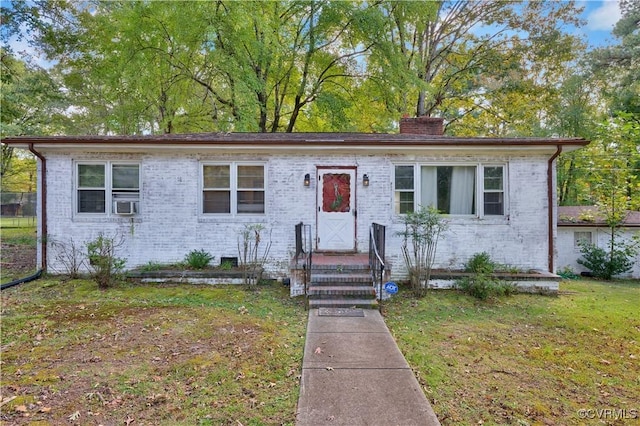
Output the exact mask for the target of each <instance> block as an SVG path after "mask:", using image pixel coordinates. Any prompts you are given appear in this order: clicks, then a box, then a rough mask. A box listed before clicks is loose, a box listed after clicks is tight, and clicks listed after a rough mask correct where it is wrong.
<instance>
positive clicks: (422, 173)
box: [394, 164, 505, 216]
mask: <svg viewBox="0 0 640 426" xmlns="http://www.w3.org/2000/svg"><path fill="white" fill-rule="evenodd" d="M504 169H505V167H504V166H502V165H501V166H493V165H491V166H484V165H431V164H429V165H396V166H395V194H394V196H395V198H394V205H395V212H396V213H399V214H406V213H408V212H411V211H414V210H415V209H416V207H417V206H420V205H422V206H433V207H435V208H437V209H438V210H439V211H440V212H442V213H444V214H450V215H469V216H470V215H473V216H503V215H504V214H505V202H504V188H505V174H504ZM478 199H480V200H482V202H481V203H480V205H478V202H477V200H478Z"/></svg>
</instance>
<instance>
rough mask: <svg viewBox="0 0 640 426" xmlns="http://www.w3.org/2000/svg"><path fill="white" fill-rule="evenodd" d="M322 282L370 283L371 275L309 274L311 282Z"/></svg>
mask: <svg viewBox="0 0 640 426" xmlns="http://www.w3.org/2000/svg"><path fill="white" fill-rule="evenodd" d="M324 283H329V284H332V283H336V284H338V283H340V284H347V283H355V284H366V283H369V284H370V283H371V275H369V274H314V273H312V274H311V284H312V285H313V284H324Z"/></svg>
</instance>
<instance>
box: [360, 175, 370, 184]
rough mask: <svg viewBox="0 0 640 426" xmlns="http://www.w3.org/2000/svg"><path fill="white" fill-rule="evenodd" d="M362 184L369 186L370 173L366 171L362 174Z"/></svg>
mask: <svg viewBox="0 0 640 426" xmlns="http://www.w3.org/2000/svg"><path fill="white" fill-rule="evenodd" d="M362 185H363V186H369V175H368V174H366V173H365V174H364V175H363V176H362Z"/></svg>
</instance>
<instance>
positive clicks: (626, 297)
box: [386, 280, 640, 425]
mask: <svg viewBox="0 0 640 426" xmlns="http://www.w3.org/2000/svg"><path fill="white" fill-rule="evenodd" d="M560 290H561V294H560V295H559V296H558V297H551V296H539V295H526V294H519V295H515V296H513V297H510V298H504V299H501V300H499V301H495V302H488V303H487V302H483V303H480V302H476V301H475V300H474V299H471V298H470V297H468V296H466V295H462V294H460V293H457V292H452V291H446V292H445V291H442V292H431V293H429V294H428V295H427V296H426V297H425V298H424V299H421V300H418V301H417V300H415V299H413V298H405V297H399V298H396V299H395V300H394V301H393V302H390V303H388V304H386V322H387V325H388V326H389V328H390V329H391V331H392V334H393V335H394V337H395V338H396V342H397V343H398V346H399V347H400V350H401V351H402V352H403V354H404V355H405V357H406V359H407V361H408V362H409V364H410V365H411V366H412V368H413V369H414V372H415V373H416V375H417V376H418V379H419V381H420V382H421V383H422V384H423V387H424V389H425V393H426V395H427V398H428V399H429V400H430V401H431V403H432V405H433V408H434V410H435V412H436V414H437V416H438V419H439V420H440V421H441V422H442V424H443V425H460V424H467V425H472V424H473V425H477V424H483V423H484V424H515V425H538V424H540V425H582V424H638V422H639V421H640V420H638V419H640V282H639V281H637V280H636V281H617V282H598V281H587V280H578V281H563V282H562V283H561V285H560Z"/></svg>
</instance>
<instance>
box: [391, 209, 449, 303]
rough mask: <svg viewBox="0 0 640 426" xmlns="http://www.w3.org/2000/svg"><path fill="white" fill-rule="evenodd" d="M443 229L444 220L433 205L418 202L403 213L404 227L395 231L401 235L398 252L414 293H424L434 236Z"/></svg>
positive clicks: (435, 244) (421, 295) (435, 237)
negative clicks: (415, 207)
mask: <svg viewBox="0 0 640 426" xmlns="http://www.w3.org/2000/svg"><path fill="white" fill-rule="evenodd" d="M446 229H447V222H446V221H445V220H444V219H443V217H442V215H440V213H438V210H437V209H435V208H433V207H428V208H427V207H424V206H420V208H419V209H418V210H417V211H415V212H410V213H407V214H406V215H405V216H404V231H402V232H398V233H397V235H399V236H400V237H402V239H403V241H402V255H403V258H404V263H405V265H406V267H407V271H408V272H409V281H410V282H411V288H412V290H413V294H414V295H415V296H416V297H423V296H424V295H425V294H426V289H427V287H428V284H429V280H430V279H431V268H432V267H433V263H434V261H435V258H436V248H437V245H438V240H439V238H440V236H441V233H442V232H444V231H445V230H446Z"/></svg>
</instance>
